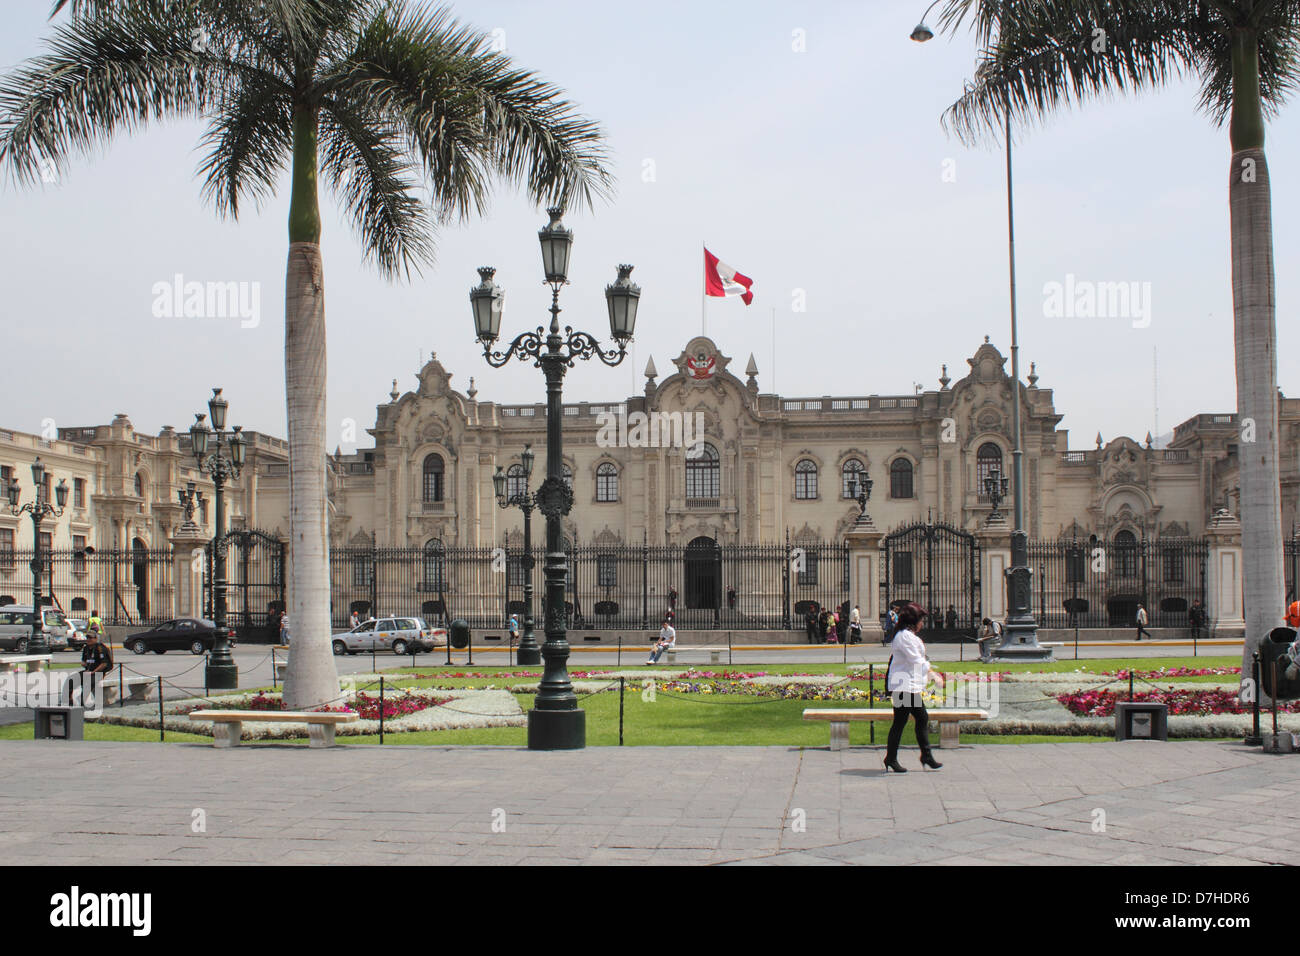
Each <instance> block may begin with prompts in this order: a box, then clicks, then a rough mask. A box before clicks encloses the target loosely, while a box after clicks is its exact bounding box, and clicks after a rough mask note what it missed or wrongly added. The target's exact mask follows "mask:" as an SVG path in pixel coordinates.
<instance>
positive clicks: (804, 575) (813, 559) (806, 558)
mask: <svg viewBox="0 0 1300 956" xmlns="http://www.w3.org/2000/svg"><path fill="white" fill-rule="evenodd" d="M817 557H818V555H817V552H816V551H813V550H806V551H804V554H803V570H802V571H800V572H799V586H800V587H805V588H811V587H816V585H817Z"/></svg>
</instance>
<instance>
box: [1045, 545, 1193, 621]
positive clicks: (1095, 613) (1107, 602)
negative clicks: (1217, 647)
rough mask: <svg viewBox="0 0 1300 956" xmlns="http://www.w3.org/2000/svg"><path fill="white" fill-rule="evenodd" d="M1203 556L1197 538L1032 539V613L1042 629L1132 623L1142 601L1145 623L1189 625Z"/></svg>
mask: <svg viewBox="0 0 1300 956" xmlns="http://www.w3.org/2000/svg"><path fill="white" fill-rule="evenodd" d="M1208 555H1209V547H1208V544H1207V542H1206V541H1205V540H1204V539H1201V538H1162V539H1158V540H1141V541H1136V542H1133V543H1129V544H1125V543H1117V542H1115V541H1100V540H1095V539H1093V540H1078V541H1031V542H1030V543H1029V566H1030V568H1031V569H1032V570H1033V573H1034V579H1033V585H1034V592H1035V594H1034V597H1035V600H1036V604H1037V606H1036V607H1035V608H1034V612H1035V617H1036V618H1037V619H1038V624H1039V626H1040V627H1062V628H1071V627H1075V626H1078V627H1081V628H1092V627H1134V626H1135V624H1134V621H1135V618H1136V615H1137V607H1138V605H1139V604H1141V605H1142V606H1143V607H1145V608H1146V610H1147V618H1148V620H1149V621H1150V624H1149V626H1150V627H1188V626H1189V623H1188V611H1189V610H1190V608H1191V606H1192V602H1193V601H1200V602H1201V604H1202V605H1204V604H1205V594H1206V592H1205V574H1206V561H1207V559H1208Z"/></svg>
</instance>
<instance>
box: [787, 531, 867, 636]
mask: <svg viewBox="0 0 1300 956" xmlns="http://www.w3.org/2000/svg"><path fill="white" fill-rule="evenodd" d="M883 537H884V532H882V531H881V530H880V529H879V528H877V527H876V524H875V522H874V521H872V520H871V516H870V515H868V514H863V515H862V516H861V517H860V518H858V520H857V521H856V522H855V523H854V525H853V527H851V528H849V530H848V531H846V532H845V533H844V543H845V545H847V547H848V560H849V601H850V602H851V603H852V604H856V605H857V606H858V607H859V608H861V609H862V641H863V643H864V644H871V643H879V642H880V641H881V640H883V639H884V636H885V632H884V629H883V628H882V627H881V626H880V617H881V614H882V613H884V612H883V609H882V608H881V606H880V541H881V538H883ZM787 563H788V562H787Z"/></svg>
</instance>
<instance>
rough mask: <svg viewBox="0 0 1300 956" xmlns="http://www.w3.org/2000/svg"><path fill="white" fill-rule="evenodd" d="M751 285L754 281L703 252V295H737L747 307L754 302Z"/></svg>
mask: <svg viewBox="0 0 1300 956" xmlns="http://www.w3.org/2000/svg"><path fill="white" fill-rule="evenodd" d="M753 284H754V280H753V279H751V278H750V277H749V276H743V275H741V274H740V273H739V272H737V271H736V270H735V269H733V268H731V266H729V265H727V264H726V263H725V262H723V261H722V260H720V259H719V258H718V257H717V256H715V255H714V254H713V253H711V252H709V250H708V249H707V248H706V249H705V250H704V294H705V295H716V296H724V297H725V296H729V295H738V296H740V300H741V301H742V302H744V303H745V305H749V304H750V303H751V302H753V301H754V293H753V292H751V291H750V286H752V285H753Z"/></svg>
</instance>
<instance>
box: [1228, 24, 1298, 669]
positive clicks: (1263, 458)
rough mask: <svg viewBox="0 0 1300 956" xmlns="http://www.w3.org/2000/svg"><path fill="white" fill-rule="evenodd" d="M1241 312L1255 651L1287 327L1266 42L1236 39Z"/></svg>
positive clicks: (1270, 538)
mask: <svg viewBox="0 0 1300 956" xmlns="http://www.w3.org/2000/svg"><path fill="white" fill-rule="evenodd" d="M1232 57H1233V109H1232V120H1231V126H1230V133H1231V137H1232V160H1231V167H1230V170H1229V174H1228V182H1229V186H1228V202H1229V210H1230V213H1231V217H1232V306H1233V329H1234V339H1235V345H1236V371H1237V415H1238V418H1239V421H1240V428H1241V432H1240V439H1241V440H1240V442H1239V443H1238V446H1237V447H1238V453H1237V454H1238V460H1239V462H1240V483H1241V539H1242V541H1241V545H1242V547H1241V551H1242V578H1243V590H1244V595H1243V597H1244V604H1245V616H1246V640H1245V643H1244V647H1243V650H1242V676H1243V678H1244V677H1246V676H1247V675H1249V674H1250V659H1251V654H1252V652H1253V651H1255V650H1256V649H1257V648H1258V647H1259V646H1260V644H1261V643H1263V641H1264V640H1265V638H1266V637H1267V636H1268V632H1269V631H1270V630H1272V629H1273V628H1274V627H1277V626H1278V625H1279V624H1280V623H1281V621H1282V614H1283V603H1284V601H1285V594H1286V584H1285V581H1284V578H1283V569H1282V546H1283V545H1282V494H1281V489H1280V486H1279V479H1280V474H1279V468H1278V397H1277V325H1276V311H1277V309H1276V301H1275V297H1274V278H1273V211H1272V198H1271V193H1270V188H1269V176H1268V163H1267V161H1266V160H1265V158H1264V124H1263V114H1262V109H1261V100H1260V95H1259V54H1258V40H1257V38H1256V37H1255V35H1254V34H1253V32H1251V31H1244V30H1243V31H1241V32H1239V33H1238V34H1237V35H1236V36H1234V38H1233V51H1232Z"/></svg>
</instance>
